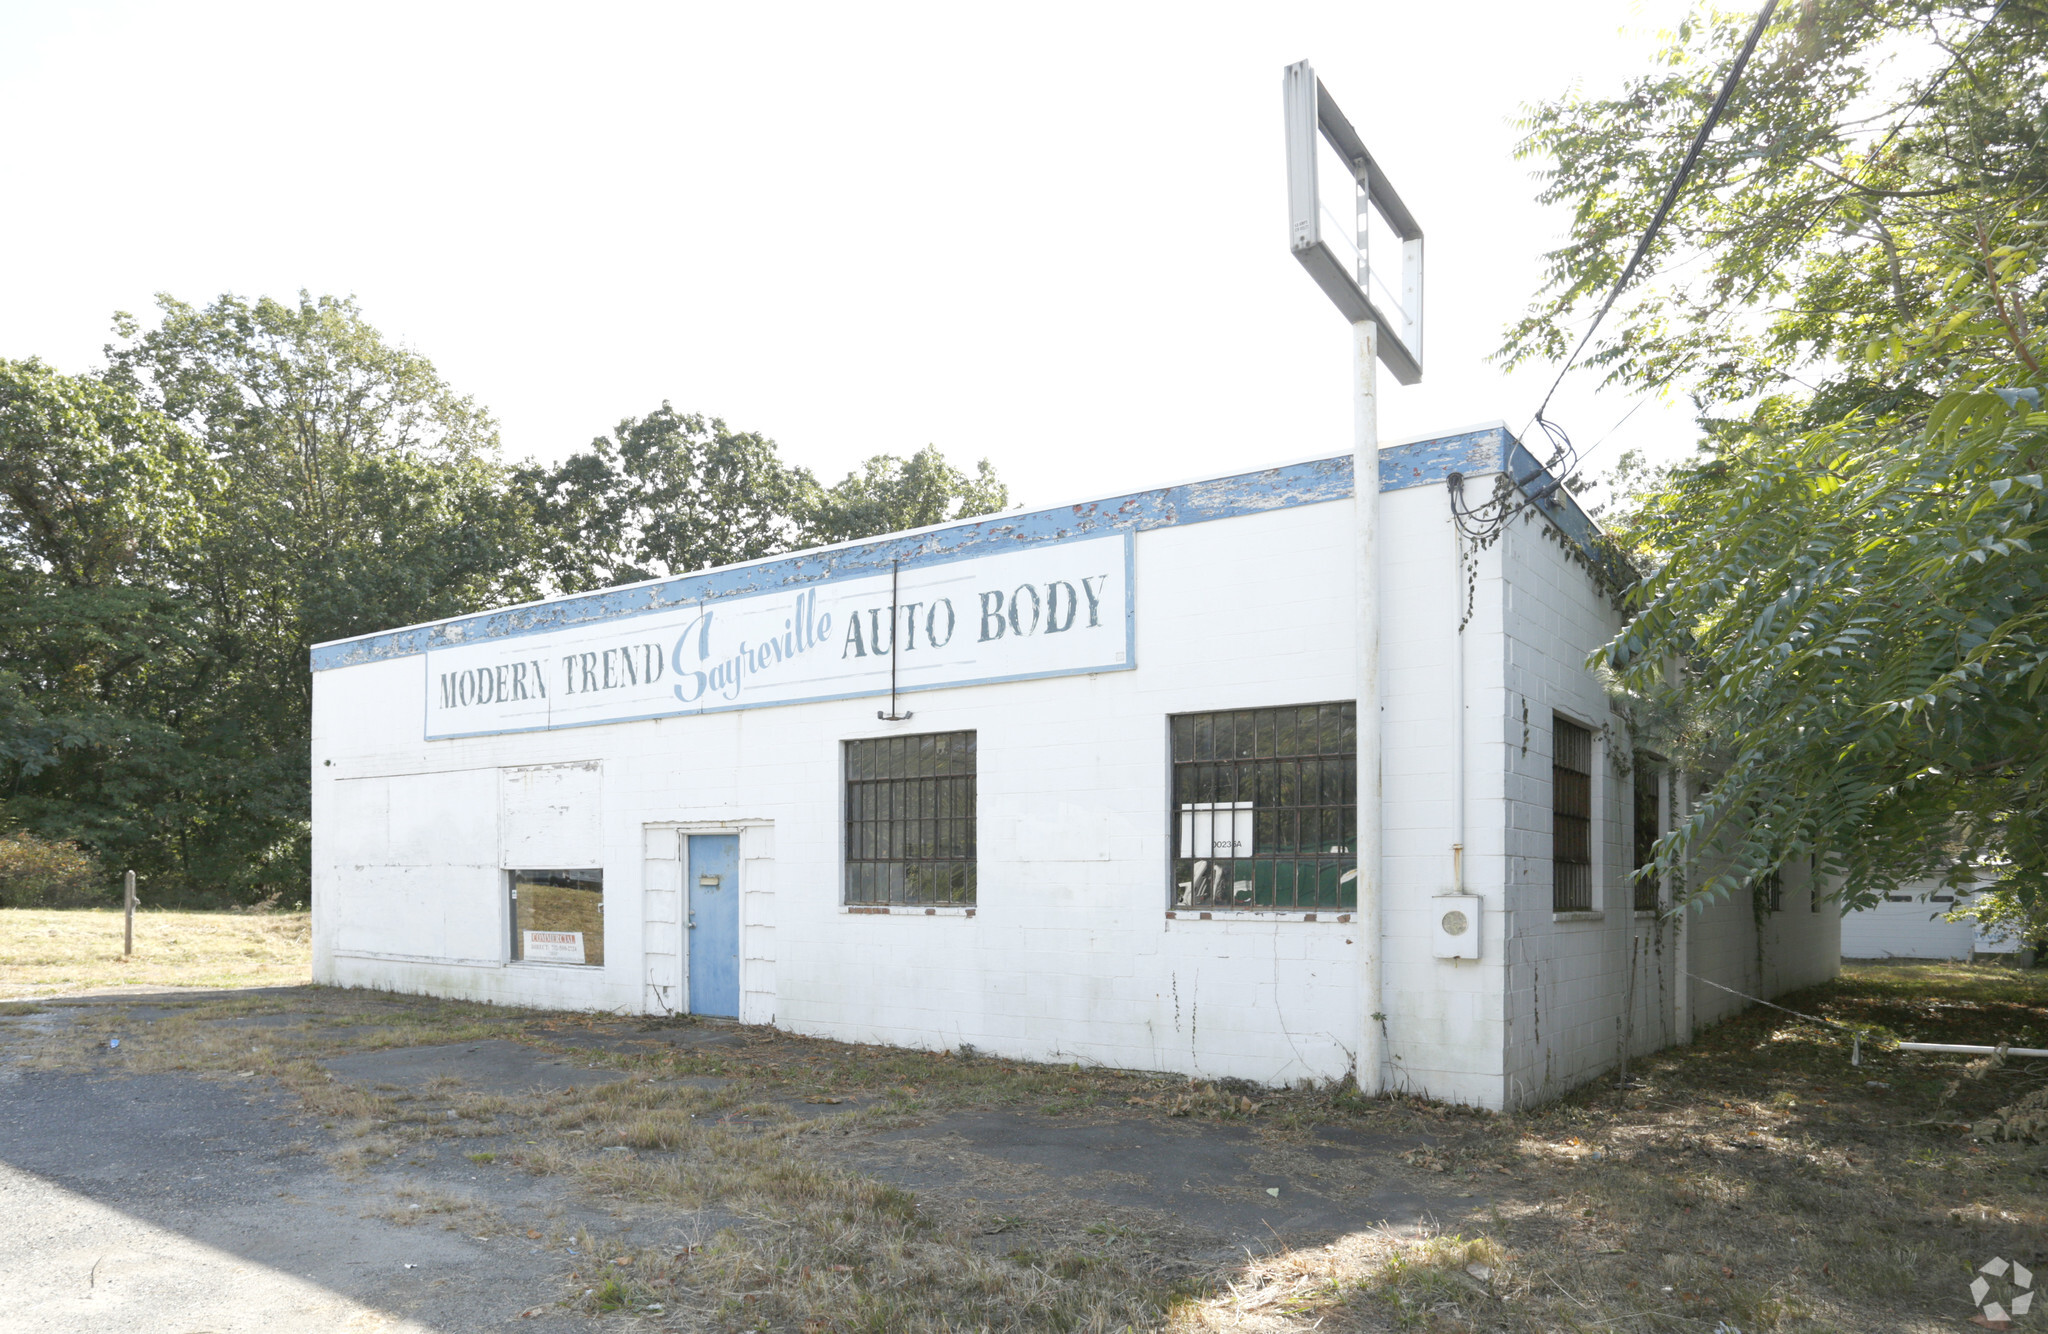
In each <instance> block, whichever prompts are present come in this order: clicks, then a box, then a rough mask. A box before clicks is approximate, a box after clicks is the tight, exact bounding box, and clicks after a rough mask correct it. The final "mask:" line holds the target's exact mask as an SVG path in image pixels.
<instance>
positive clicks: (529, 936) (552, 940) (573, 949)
mask: <svg viewBox="0 0 2048 1334" xmlns="http://www.w3.org/2000/svg"><path fill="white" fill-rule="evenodd" d="M524 935H525V937H526V948H525V949H524V950H523V951H522V953H523V954H524V955H525V957H526V961H527V962H528V963H582V962H583V933H582V932H581V931H528V932H525V933H524Z"/></svg>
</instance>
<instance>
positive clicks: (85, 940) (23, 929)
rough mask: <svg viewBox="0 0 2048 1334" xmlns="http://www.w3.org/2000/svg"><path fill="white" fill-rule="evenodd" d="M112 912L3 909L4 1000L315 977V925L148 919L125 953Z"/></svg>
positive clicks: (273, 919) (288, 919)
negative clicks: (132, 949)
mask: <svg viewBox="0 0 2048 1334" xmlns="http://www.w3.org/2000/svg"><path fill="white" fill-rule="evenodd" d="M121 939H122V914H121V912H120V910H119V909H113V908H63V909H50V908H0V998H20V997H30V996H50V995H56V994H59V993H62V992H71V991H90V990H104V989H107V988H112V987H122V986H180V987H221V988H230V987H271V986H295V985H300V984H303V983H305V982H306V981H307V980H308V979H309V978H310V977H311V976H312V972H313V936H312V917H311V915H310V914H308V913H303V912H281V913H228V912H181V911H170V910H164V911H159V910H157V909H153V908H152V909H144V910H141V911H138V912H137V913H136V914H135V953H134V954H132V955H126V956H124V955H123V954H122V953H121Z"/></svg>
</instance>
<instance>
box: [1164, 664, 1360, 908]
mask: <svg viewBox="0 0 2048 1334" xmlns="http://www.w3.org/2000/svg"><path fill="white" fill-rule="evenodd" d="M1169 728H1170V731H1171V734H1172V754H1173V759H1172V766H1173V777H1172V783H1173V886H1172V889H1173V902H1174V905H1175V906H1176V907H1180V908H1251V909H1257V908H1265V909H1282V910H1291V909H1304V908H1306V909H1323V908H1330V909H1345V908H1353V907H1356V906H1357V904H1358V706H1357V705H1356V703H1354V702H1353V701H1350V700H1344V701H1341V702H1338V703H1333V704H1301V705H1292V706H1289V707H1286V708H1278V709H1238V710H1233V711H1231V712H1227V713H1184V714H1180V715H1177V716H1175V717H1174V718H1172V719H1170V720H1169Z"/></svg>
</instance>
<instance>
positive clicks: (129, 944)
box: [121, 871, 135, 957]
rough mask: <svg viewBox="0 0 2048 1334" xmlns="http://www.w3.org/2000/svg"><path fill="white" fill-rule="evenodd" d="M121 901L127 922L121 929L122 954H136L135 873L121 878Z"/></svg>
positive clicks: (131, 872)
mask: <svg viewBox="0 0 2048 1334" xmlns="http://www.w3.org/2000/svg"><path fill="white" fill-rule="evenodd" d="M121 899H122V904H123V908H124V916H125V917H126V918H127V920H126V921H125V922H124V923H123V924H122V928H121V954H122V955H123V957H126V956H127V955H130V954H133V953H135V872H133V871H130V872H129V873H128V874H126V875H124V876H122V877H121Z"/></svg>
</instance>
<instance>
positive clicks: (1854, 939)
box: [1842, 880, 2020, 959]
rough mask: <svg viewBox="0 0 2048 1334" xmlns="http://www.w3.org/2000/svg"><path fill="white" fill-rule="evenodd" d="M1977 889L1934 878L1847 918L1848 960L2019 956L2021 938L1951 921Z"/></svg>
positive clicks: (1845, 950)
mask: <svg viewBox="0 0 2048 1334" xmlns="http://www.w3.org/2000/svg"><path fill="white" fill-rule="evenodd" d="M1977 888H1981V886H1973V887H1971V888H1969V889H1965V890H1963V891H1961V897H1960V899H1959V898H1958V895H1957V891H1955V890H1953V889H1944V888H1942V887H1941V886H1940V885H1938V884H1936V883H1935V882H1934V881H1932V880H1928V881H1923V882H1920V883H1917V884H1912V885H1908V886H1906V887H1905V888H1904V890H1902V891H1901V892H1900V893H1897V894H1891V895H1887V896H1886V898H1885V900H1884V902H1882V903H1875V904H1872V905H1871V906H1870V907H1868V908H1859V909H1857V910H1856V911H1855V912H1852V913H1845V914H1844V915H1843V917H1842V957H1843V958H1844V959H1969V958H1971V957H1973V956H1974V955H1978V954H2015V953H2017V952H2018V951H2019V948H2020V942H2019V940H2018V939H2017V938H2016V937H2014V936H2011V935H2008V934H2006V933H2004V932H1996V931H1985V930H1983V929H1982V928H1980V927H1979V926H1978V925H1977V924H1976V923H1975V922H1970V921H1962V922H1949V921H1944V920H1943V919H1944V918H1945V917H1946V916H1947V915H1948V914H1949V913H1951V912H1954V911H1955V909H1956V905H1957V903H1958V902H1963V903H1967V902H1968V901H1969V899H1970V896H1971V894H1973V893H1974V892H1975V891H1976V889H1977Z"/></svg>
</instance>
